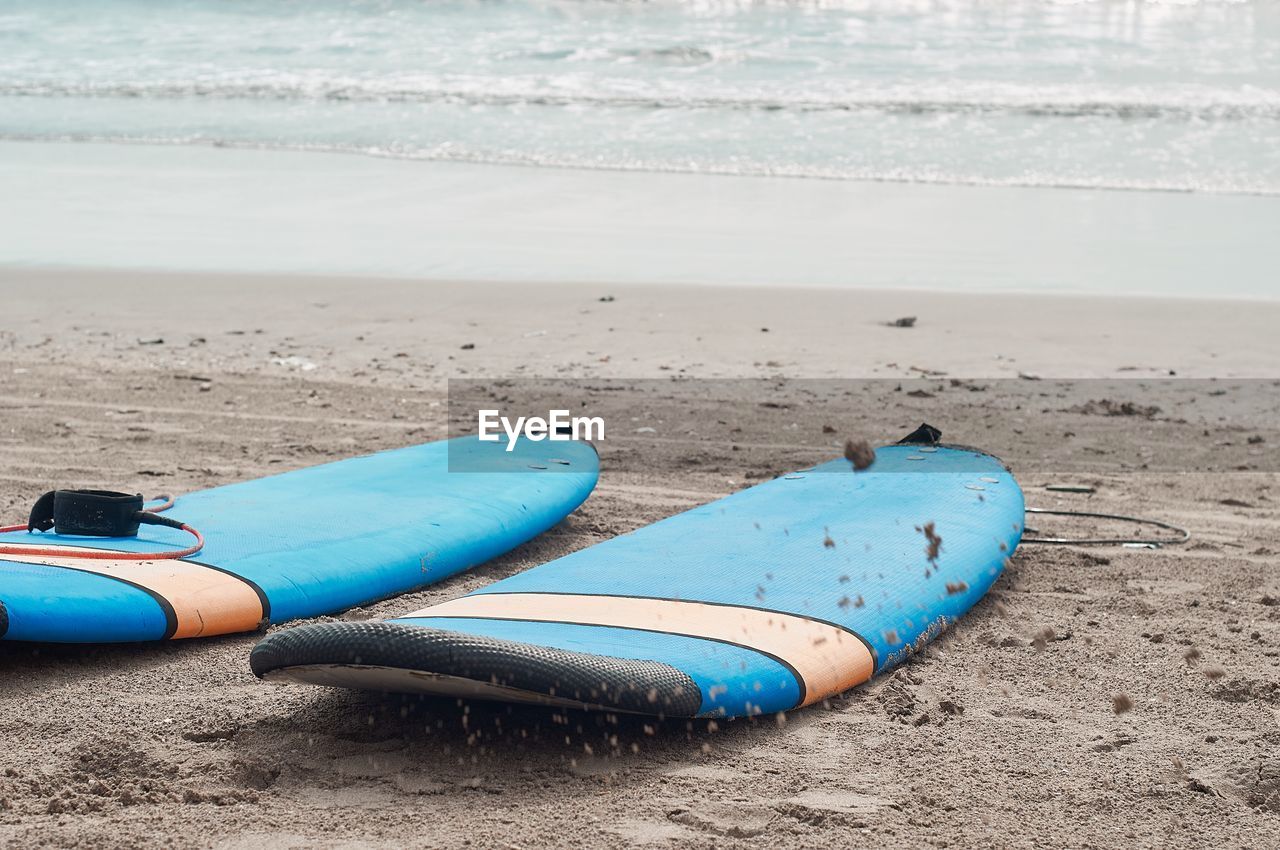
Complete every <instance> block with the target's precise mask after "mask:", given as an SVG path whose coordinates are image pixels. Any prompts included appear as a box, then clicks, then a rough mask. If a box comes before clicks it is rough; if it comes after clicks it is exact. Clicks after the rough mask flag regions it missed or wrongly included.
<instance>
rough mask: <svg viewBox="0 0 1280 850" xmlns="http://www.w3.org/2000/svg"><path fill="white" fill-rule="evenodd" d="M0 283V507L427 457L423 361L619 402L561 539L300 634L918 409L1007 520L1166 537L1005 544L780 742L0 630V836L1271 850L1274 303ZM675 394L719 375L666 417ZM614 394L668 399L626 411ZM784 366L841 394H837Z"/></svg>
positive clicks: (894, 424) (161, 278) (230, 649)
mask: <svg viewBox="0 0 1280 850" xmlns="http://www.w3.org/2000/svg"><path fill="white" fill-rule="evenodd" d="M0 292H3V293H4V300H5V305H6V306H5V310H4V314H3V315H4V320H3V322H2V323H0V480H2V481H3V487H0V516H4V517H14V518H20V517H21V516H23V515H24V514H25V511H26V510H27V508H28V506H29V505H30V503H31V501H32V500H33V499H34V498H35V497H36V496H37V495H39V493H41V492H43V491H44V490H46V489H48V488H50V487H51V486H55V485H72V484H74V485H80V486H91V485H102V486H112V487H118V488H123V489H138V490H143V491H147V492H156V491H160V490H165V491H172V492H178V493H180V492H183V491H187V490H191V489H197V488H203V487H208V486H212V485H215V484H220V483H224V482H230V481H236V480H240V479H243V478H247V477H253V476H258V475H263V474H269V473H271V472H275V471H280V470H284V469H289V468H294V467H299V466H305V465H309V464H314V463H318V462H323V461H325V460H329V459H335V458H340V457H346V456H350V455H354V454H359V453H362V452H366V451H370V450H375V449H380V448H388V447H392V446H397V445H405V444H409V443H413V442H418V441H422V440H425V439H432V438H434V437H436V436H439V435H442V434H443V433H444V431H445V427H446V417H445V411H446V410H447V398H446V387H447V384H446V381H447V379H450V378H478V377H486V376H487V377H493V376H500V377H510V376H525V375H528V376H544V377H545V376H567V377H576V378H588V379H591V380H592V381H598V380H604V379H613V380H618V381H622V382H631V383H632V384H633V385H634V387H636V388H637V389H636V392H635V394H634V395H632V396H627V398H628V399H630V401H627V402H623V403H619V404H616V405H615V409H616V412H617V415H618V417H619V419H620V421H624V422H627V423H628V424H627V425H624V426H623V427H622V428H621V429H620V433H617V434H616V435H615V436H614V437H613V438H610V439H607V440H606V441H605V442H604V443H603V444H602V458H603V466H604V472H603V475H602V479H601V483H600V486H599V488H598V489H597V491H596V493H595V494H594V495H593V496H592V498H591V499H590V500H589V501H588V502H587V503H586V505H584V506H583V508H581V509H580V510H579V511H577V512H576V513H575V514H574V515H573V516H571V517H569V518H568V519H567V520H566V521H565V522H564V523H562V524H561V525H560V526H558V527H557V528H555V529H554V530H552V531H551V532H549V533H548V534H546V535H544V536H542V537H541V538H539V539H537V540H535V541H533V542H531V543H529V544H528V545H526V546H524V547H521V548H520V549H518V550H516V551H515V552H513V553H511V554H509V555H507V556H505V557H503V558H499V559H497V560H496V561H494V562H492V563H490V564H487V565H485V566H483V567H481V568H478V569H476V570H474V571H472V572H471V573H469V574H466V575H463V576H459V577H457V578H455V579H452V580H450V581H447V582H444V583H442V584H440V585H438V586H435V587H432V588H430V589H427V590H424V591H421V592H418V593H414V594H409V595H406V596H404V597H400V598H397V599H391V600H387V601H384V602H380V603H377V604H374V605H370V606H367V607H363V608H359V609H354V610H352V611H348V612H345V613H342V614H338V615H336V617H337V618H340V619H342V618H345V619H366V618H371V617H383V616H390V615H395V614H397V613H401V612H404V611H407V610H411V609H414V608H416V607H421V606H423V605H425V604H429V603H430V602H434V601H439V600H444V599H448V598H451V597H454V596H457V595H460V594H462V593H464V592H466V591H469V590H471V589H474V588H476V587H480V586H483V585H484V584H486V583H489V582H491V581H494V580H496V579H498V578H501V577H503V576H507V575H510V574H513V573H515V572H518V571H521V570H524V569H527V568H529V567H532V566H535V565H537V564H539V563H542V562H544V561H546V560H548V559H550V558H553V557H555V556H558V555H561V554H564V553H566V552H569V551H573V550H576V549H579V548H581V547H584V546H588V545H591V544H592V543H595V542H598V541H600V540H603V539H607V538H609V537H611V536H613V535H616V534H619V533H622V532H626V531H628V530H630V529H634V528H637V527H639V526H641V525H643V524H646V523H648V522H652V521H654V520H657V519H659V518H661V517H663V516H667V515H669V514H672V513H674V512H677V511H680V510H683V509H686V508H688V507H692V506H694V505H697V504H701V503H704V502H707V501H709V500H712V499H714V498H717V497H719V496H722V495H725V494H727V493H729V492H732V491H734V490H735V489H738V488H740V487H742V486H745V485H747V484H749V483H751V482H753V481H755V480H759V479H760V478H763V477H768V476H770V475H772V474H775V473H777V472H781V471H784V470H786V469H788V468H794V466H796V465H801V464H803V463H805V462H810V461H811V460H814V459H819V458H821V457H824V456H829V455H830V454H831V453H832V452H833V451H834V449H833V448H832V446H833V444H834V443H836V442H838V441H839V440H840V439H841V438H843V437H844V436H845V435H846V434H849V435H851V436H852V435H860V436H865V437H867V438H869V439H871V440H873V441H886V440H891V439H894V438H896V437H898V436H900V434H901V431H900V429H901V428H902V427H903V426H904V425H905V426H907V427H914V426H915V425H917V424H919V422H920V421H922V420H927V421H929V422H931V423H933V424H935V425H938V426H939V427H942V428H943V429H944V431H946V433H947V437H948V438H949V439H953V440H956V441H958V442H963V443H970V444H976V445H981V446H984V447H986V448H988V449H990V450H992V451H994V452H996V453H998V454H1002V455H1005V456H1006V457H1008V458H1009V459H1010V460H1011V462H1012V463H1013V465H1014V472H1015V473H1016V474H1017V475H1018V477H1019V480H1020V481H1021V483H1022V485H1023V487H1024V489H1025V491H1026V492H1027V495H1028V501H1029V503H1031V504H1037V505H1040V506H1043V507H1055V506H1057V507H1068V508H1084V509H1090V510H1100V511H1116V512H1121V513H1132V514H1140V515H1144V516H1153V517H1158V518H1161V519H1165V520H1168V521H1171V522H1175V523H1178V524H1180V525H1184V526H1186V527H1188V528H1189V529H1190V530H1191V531H1192V533H1193V539H1192V542H1191V543H1190V544H1189V545H1185V546H1181V547H1173V546H1169V547H1164V548H1160V549H1133V548H1122V547H1100V548H1089V547H1074V546H1073V547H1059V548H1051V547H1047V546H1031V545H1026V546H1024V547H1022V548H1020V549H1019V551H1018V552H1017V554H1016V555H1015V557H1014V558H1013V562H1012V565H1011V567H1010V568H1009V569H1008V571H1007V572H1006V573H1005V575H1004V576H1003V577H1002V578H1001V579H1000V581H999V582H998V584H997V585H996V587H995V588H994V590H993V591H992V593H991V594H990V595H989V596H988V597H987V598H986V599H985V600H984V601H983V602H982V603H981V604H979V605H978V606H977V607H976V608H975V609H974V610H973V611H972V612H971V613H970V614H969V615H968V616H967V617H965V618H964V619H963V620H962V621H961V622H960V623H959V624H958V625H957V626H956V627H955V628H953V629H952V630H951V631H950V632H949V633H948V634H947V635H946V636H945V637H944V638H943V639H942V640H941V641H939V642H937V643H935V644H934V645H933V646H932V647H931V648H930V649H929V650H927V651H926V652H924V653H923V654H921V655H919V656H917V657H915V658H914V659H913V660H911V661H910V662H909V663H908V664H907V665H905V666H904V667H902V668H900V669H899V670H898V671H897V672H895V673H892V674H890V675H888V676H885V677H881V678H879V679H876V680H873V681H872V682H871V683H869V684H868V685H866V686H864V687H861V688H858V689H855V690H854V691H852V692H850V693H848V694H845V695H843V696H841V697H839V698H837V699H833V700H831V701H830V702H829V703H828V704H826V705H821V706H815V707H813V708H811V709H807V710H802V711H795V712H791V713H789V714H788V715H786V717H785V718H784V719H783V721H781V722H779V721H777V720H775V719H774V718H768V719H767V720H764V721H754V722H748V721H738V722H724V721H721V722H718V723H716V724H708V723H707V722H706V721H697V722H694V723H690V724H686V723H684V722H664V723H653V722H652V721H645V720H639V719H626V718H622V719H617V720H616V721H611V720H609V719H608V718H606V717H604V716H600V715H592V714H578V713H573V712H569V713H560V712H553V711H549V710H542V709H517V708H511V707H506V706H492V705H487V704H482V703H476V704H471V705H468V706H458V705H457V704H455V703H452V702H449V701H433V700H418V699H407V698H401V697H394V696H379V695H372V694H359V693H352V692H344V691H327V690H321V689H311V688H304V687H297V686H273V685H267V684H264V683H262V682H260V681H258V680H256V679H255V678H254V677H253V676H252V674H251V673H250V672H249V669H248V665H247V662H246V658H247V654H248V651H249V649H250V648H251V647H252V646H253V644H254V642H255V641H256V640H257V639H258V636H257V635H242V636H234V637H226V638H215V639H206V640H196V641H187V642H175V643H169V644H162V645H145V646H123V647H58V646H39V647H33V646H23V645H13V644H2V645H0V845H4V846H13V847H29V846H40V845H49V846H89V847H116V846H139V845H144V846H149V845H180V846H195V847H218V848H240V847H244V848H254V850H259V848H284V847H302V846H327V847H365V846H368V847H385V846H412V847H418V846H422V847H456V846H460V845H464V844H470V845H473V846H482V847H532V846H553V847H577V846H598V845H603V844H611V845H647V846H655V847H662V846H680V847H712V846H715V847H726V846H728V847H735V846H742V847H769V848H777V847H802V846H803V847H811V846H840V847H882V846H937V847H942V846H954V847H984V846H992V847H1010V846H1011V847H1033V846H1064V847H1067V846H1070V847H1124V848H1133V847H1164V846H1205V847H1208V846H1213V847H1220V846H1239V847H1268V846H1274V844H1275V835H1276V832H1277V828H1278V827H1280V758H1278V757H1277V755H1276V753H1277V751H1278V745H1280V560H1278V559H1280V556H1278V555H1277V553H1280V517H1278V513H1277V507H1276V498H1277V497H1276V485H1277V472H1276V467H1275V457H1274V454H1275V452H1274V446H1275V445H1276V444H1277V442H1280V429H1278V428H1277V426H1276V425H1275V423H1276V421H1277V420H1276V418H1275V415H1274V414H1275V413H1276V402H1275V398H1276V389H1275V386H1276V385H1275V382H1274V381H1273V380H1271V379H1272V378H1273V377H1274V367H1275V363H1276V362H1277V354H1280V350H1278V346H1277V343H1276V342H1275V341H1274V334H1273V333H1272V329H1273V328H1274V327H1277V326H1280V305H1277V304H1275V303H1271V304H1267V303H1261V302H1258V303H1251V304H1241V303H1238V302H1237V303H1232V302H1212V301H1191V300H1165V301H1157V300H1142V299H1111V300H1107V301H1100V300H1090V299H1084V298H1066V297H1049V296H1040V297H1033V296H942V295H937V294H928V293H919V292H856V291H836V290H804V289H793V290H789V291H785V292H782V291H778V290H770V289H751V288H729V287H717V288H696V287H683V288H670V287H660V286H625V285H621V284H609V285H595V286H591V285H556V286H547V287H541V288H537V289H534V288H530V287H528V286H522V285H517V284H485V285H481V284H475V283H470V284H446V283H413V282H397V281H379V282H376V283H367V282H362V281H358V280H343V279H337V278H331V279H312V280H308V279H303V278H251V277H236V276H209V275H204V276H201V275H179V274H160V273H155V274H138V275H133V274H128V275H127V274H124V273H101V272H88V271H39V272H37V271H23V270H13V269H9V270H5V271H0ZM608 296H611V297H612V300H606V301H601V300H600V299H601V298H602V297H608ZM903 316H916V317H917V322H916V324H915V326H914V327H912V328H909V329H908V328H894V327H889V326H888V325H887V324H886V323H887V322H890V321H891V320H894V319H896V318H899V317H903ZM765 328H767V329H768V330H767V331H766V330H764V329H765ZM465 345H473V346H474V347H473V348H465V349H464V348H463V346H465ZM939 372H945V373H946V374H945V375H941V374H937V373H939ZM1171 372H1173V373H1176V375H1171V374H1170V373H1171ZM1019 375H1021V376H1022V377H1019ZM711 378H715V379H740V378H756V379H761V380H757V381H754V382H739V383H736V384H731V385H728V386H730V387H733V388H736V389H735V390H733V391H734V392H737V393H738V395H737V396H733V395H732V393H731V391H730V390H724V389H721V390H718V391H717V392H724V393H726V395H725V396H724V397H723V398H720V397H719V396H717V398H720V401H718V402H717V403H716V404H709V403H703V404H701V405H696V404H686V403H685V402H684V401H682V400H681V399H682V398H686V397H685V396H681V395H680V391H681V390H687V389H688V388H690V387H692V388H695V390H696V389H697V388H699V387H701V386H703V385H702V384H699V383H695V382H694V381H695V379H711ZM1213 378H1216V379H1217V380H1216V381H1212V382H1210V381H1209V380H1208V379H1213ZM653 379H659V380H661V381H662V382H663V383H664V384H668V385H671V386H672V387H674V388H675V389H673V390H672V392H671V393H670V394H669V396H666V397H663V398H658V397H657V396H656V394H646V393H647V388H651V387H653V386H655V384H653V383H648V384H646V383H643V382H644V381H652V380H653ZM800 379H815V380H814V381H807V380H800ZM817 379H866V380H867V381H868V382H866V383H863V384H860V385H859V386H860V387H862V389H860V390H859V392H860V393H862V395H859V396H858V397H857V398H855V399H854V400H853V401H852V402H850V401H845V402H844V403H843V405H844V406H841V404H839V403H837V402H836V401H834V400H832V399H831V398H828V397H827V396H824V395H822V392H823V391H822V389H821V388H823V387H829V386H830V384H829V383H820V382H818V381H817ZM1035 379H1039V380H1035ZM1054 379H1071V380H1070V381H1069V382H1066V383H1063V382H1060V381H1055V380H1054ZM1116 379H1125V380H1126V381H1127V383H1126V384H1124V385H1118V384H1117V383H1116ZM1186 379H1195V380H1186ZM1201 379H1203V380H1201ZM1251 379H1252V380H1251ZM716 386H718V387H721V388H723V387H724V386H725V385H724V384H717V385H716ZM1118 387H1119V389H1118ZM815 388H817V389H815ZM1219 389H1220V390H1222V392H1221V393H1220V394H1218V395H1214V393H1218V390H1219ZM641 390H646V392H641ZM917 391H919V392H917ZM913 392H917V394H916V395H911V394H910V393H913ZM1130 392H1132V393H1133V398H1134V399H1135V402H1134V405H1135V406H1132V407H1130V408H1124V409H1121V402H1122V401H1123V400H1127V399H1128V398H1129V396H1128V395H1123V394H1124V393H1130ZM919 393H923V395H921V394H919ZM640 398H645V399H648V401H645V402H644V403H643V404H641V403H640V402H638V401H635V400H636V399H640ZM1192 399H1195V400H1194V401H1192ZM766 402H767V404H768V406H762V405H764V404H765V403H766ZM1107 402H1111V404H1107ZM1228 402H1233V403H1234V404H1229V403H1228ZM628 404H630V405H633V406H635V407H636V410H635V411H634V412H633V415H635V416H637V417H638V418H645V419H646V421H652V422H654V423H655V425H654V426H653V427H654V428H655V431H654V432H647V431H645V432H641V431H640V430H639V429H640V427H649V426H648V425H641V424H640V423H639V422H638V421H637V423H635V424H636V427H631V425H632V423H630V420H629V419H628V418H627V417H625V416H622V415H621V414H622V412H623V411H625V410H626V409H627V407H628ZM721 404H722V405H723V409H724V410H725V411H727V413H726V414H723V415H721V414H720V413H718V412H717V411H718V410H719V409H720V408H719V405H721ZM1197 404H1198V405H1202V406H1205V407H1204V408H1203V409H1200V410H1198V409H1196V408H1195V407H1194V405H1197ZM1153 406H1154V407H1158V408H1160V410H1158V411H1154V412H1153V411H1151V410H1150V409H1149V408H1150V407H1153ZM1206 410H1207V411H1208V412H1205V411H1206ZM1112 414H1114V415H1112ZM1219 417H1221V418H1219ZM721 420H724V421H721ZM824 425H828V426H830V428H831V431H830V432H826V431H824V429H823V426H824ZM735 429H736V430H735ZM1068 431H1070V432H1072V433H1074V434H1076V435H1077V436H1076V437H1071V438H1068V437H1066V436H1065V433H1066V432H1068ZM1251 438H1252V439H1251ZM1081 440H1087V441H1088V446H1087V447H1086V450H1084V451H1080V452H1067V451H1065V450H1063V449H1062V448H1061V447H1062V446H1063V445H1064V444H1065V445H1073V444H1074V443H1073V441H1081ZM1258 440H1260V442H1259V441H1258ZM735 446H736V447H737V448H736V449H735V448H734V447H735ZM1203 446H1208V447H1211V449H1212V450H1204V449H1202V448H1201V447H1203ZM1193 461H1194V462H1193ZM1193 470H1194V471H1193ZM1052 483H1073V484H1088V485H1091V486H1093V487H1095V488H1096V491H1097V492H1096V494H1094V495H1092V496H1085V495H1075V494H1059V493H1051V492H1048V491H1045V490H1044V485H1046V484H1052ZM1055 528H1056V529H1057V530H1060V531H1067V532H1070V531H1079V530H1081V529H1080V528H1078V527H1073V526H1071V525H1063V526H1055Z"/></svg>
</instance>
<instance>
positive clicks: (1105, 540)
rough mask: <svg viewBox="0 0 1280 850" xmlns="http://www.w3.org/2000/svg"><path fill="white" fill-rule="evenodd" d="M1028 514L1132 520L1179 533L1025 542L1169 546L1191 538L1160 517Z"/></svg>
mask: <svg viewBox="0 0 1280 850" xmlns="http://www.w3.org/2000/svg"><path fill="white" fill-rule="evenodd" d="M1027 513H1028V514H1043V515H1047V516H1070V517H1089V518H1091V519H1111V520H1118V521H1120V522H1132V523H1136V524H1137V525H1152V526H1155V527H1156V528H1163V529H1166V530H1168V531H1173V532H1176V533H1177V534H1178V537H1173V538H1164V539H1160V538H1154V537H1024V538H1022V542H1023V543H1054V544H1062V545H1068V544H1075V545H1077V546H1124V545H1130V546H1167V545H1170V544H1178V543H1186V542H1187V541H1188V540H1190V539H1191V532H1190V531H1187V530H1186V529H1185V528H1182V527H1181V526H1177V525H1174V524H1173V523H1170V522H1163V521H1161V520H1158V519H1143V518H1142V517H1136V516H1122V515H1121V514H1100V513H1093V512H1091V511H1058V510H1050V509H1048V508H1027ZM1025 530H1026V531H1027V532H1028V533H1031V534H1039V533H1040V530H1039V529H1037V528H1032V527H1031V526H1026V528H1025Z"/></svg>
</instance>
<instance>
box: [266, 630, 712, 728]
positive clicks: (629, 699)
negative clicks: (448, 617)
mask: <svg viewBox="0 0 1280 850" xmlns="http://www.w3.org/2000/svg"><path fill="white" fill-rule="evenodd" d="M249 664H250V667H251V668H252V670H253V672H254V674H255V675H256V676H258V677H259V678H262V679H268V680H279V679H284V680H290V681H295V682H302V683H306V684H313V685H328V686H334V687H346V688H359V689H365V690H379V691H387V692H392V693H419V694H430V695H436V696H452V697H463V698H477V699H497V700H505V701H515V702H525V703H534V704H542V705H558V706H566V707H574V708H591V709H605V710H613V711H623V712H628V713H635V714H649V715H666V716H670V717H693V716H696V715H698V713H699V709H700V707H701V705H702V693H701V691H700V689H699V687H698V685H697V684H696V683H695V682H694V681H693V679H691V678H690V677H689V676H688V675H687V674H685V673H684V672H682V671H680V670H677V669H676V668H675V667H672V666H670V665H668V664H663V663H661V662H658V661H640V660H632V659H626V658H615V657H611V656H607V655H595V654H592V653H585V652H573V651H569V650H562V649H555V648H552V647H545V646H538V645H535V644H527V643H518V642H515V641H507V640H499V639H495V638H490V637H485V636H481V635H474V634H464V633H461V632H452V631H446V630H442V629H432V628H423V627H421V626H410V625H404V624H400V623H394V622H370V623H318V624H314V625H308V626H301V627H298V628H295V629H289V630H287V631H282V632H277V633H276V634H273V635H270V636H268V637H267V638H265V639H264V640H262V641H261V642H260V643H259V644H258V645H257V646H256V647H254V649H253V652H252V654H251V655H250V657H249Z"/></svg>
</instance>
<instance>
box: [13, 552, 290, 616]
mask: <svg viewBox="0 0 1280 850" xmlns="http://www.w3.org/2000/svg"><path fill="white" fill-rule="evenodd" d="M66 548H67V549H68V550H71V551H76V550H79V551H94V552H101V551H102V550H101V549H92V550H81V549H80V547H71V546H68V547H66ZM4 561H11V562H15V563H22V564H41V565H43V566H46V567H62V568H64V569H69V570H79V571H80V572H84V573H96V574H97V575H101V576H106V577H107V578H112V579H115V580H116V581H120V582H124V583H125V584H130V585H133V586H135V587H139V588H141V589H142V590H145V591H147V592H149V593H150V594H151V595H152V596H154V597H156V598H157V599H161V600H163V601H164V602H165V603H167V604H168V605H169V607H170V609H171V613H172V615H173V618H174V620H175V622H174V630H173V633H172V634H170V635H166V637H169V638H190V637H199V636H201V635H218V634H231V633H234V632H248V631H253V630H255V629H257V628H258V625H259V624H260V623H261V622H262V620H263V618H264V617H265V616H266V612H265V611H264V610H263V601H262V599H261V597H259V595H258V591H257V590H256V589H255V588H254V586H253V585H251V584H250V583H249V582H247V581H246V580H244V579H242V578H239V577H238V576H234V575H232V574H231V573H227V572H223V571H222V570H217V569H214V568H213V567H209V566H205V565H204V564H200V563H197V562H194V561H180V560H161V561H132V560H128V561H124V560H122V561H110V560H106V561H103V560H90V559H87V558H57V557H53V556H45V555H39V556H37V555H3V556H0V572H2V571H3V569H4V563H3V562H4Z"/></svg>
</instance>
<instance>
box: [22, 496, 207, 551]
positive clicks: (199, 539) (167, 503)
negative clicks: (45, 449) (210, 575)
mask: <svg viewBox="0 0 1280 850" xmlns="http://www.w3.org/2000/svg"><path fill="white" fill-rule="evenodd" d="M157 498H162V499H164V503H163V504H161V505H159V506H157V507H155V508H152V509H151V510H149V511H147V513H152V514H158V513H161V512H162V511H167V510H169V508H171V507H173V499H171V498H170V497H168V496H160V497H157ZM179 528H181V530H182V531H185V532H187V533H188V534H190V535H191V536H192V537H194V538H195V539H196V545H194V546H190V547H188V548H186V549H174V550H171V551H168V552H115V551H110V550H105V549H104V550H92V551H86V550H83V549H73V548H71V547H69V546H28V545H25V544H18V545H16V546H15V545H10V544H5V543H0V556H2V555H26V556H34V557H38V558H83V559H86V560H91V561H172V560H176V559H178V558H189V557H191V556H192V555H194V554H195V553H197V552H199V551H200V550H201V549H203V548H204V535H203V534H201V533H200V532H199V531H196V530H195V529H194V528H192V527H191V526H189V525H187V524H186V523H183V524H182V525H181V526H179ZM29 530H30V529H28V527H27V524H26V523H25V522H24V523H22V524H20V525H5V526H0V534H2V533H4V532H8V531H29ZM32 533H34V532H32Z"/></svg>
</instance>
